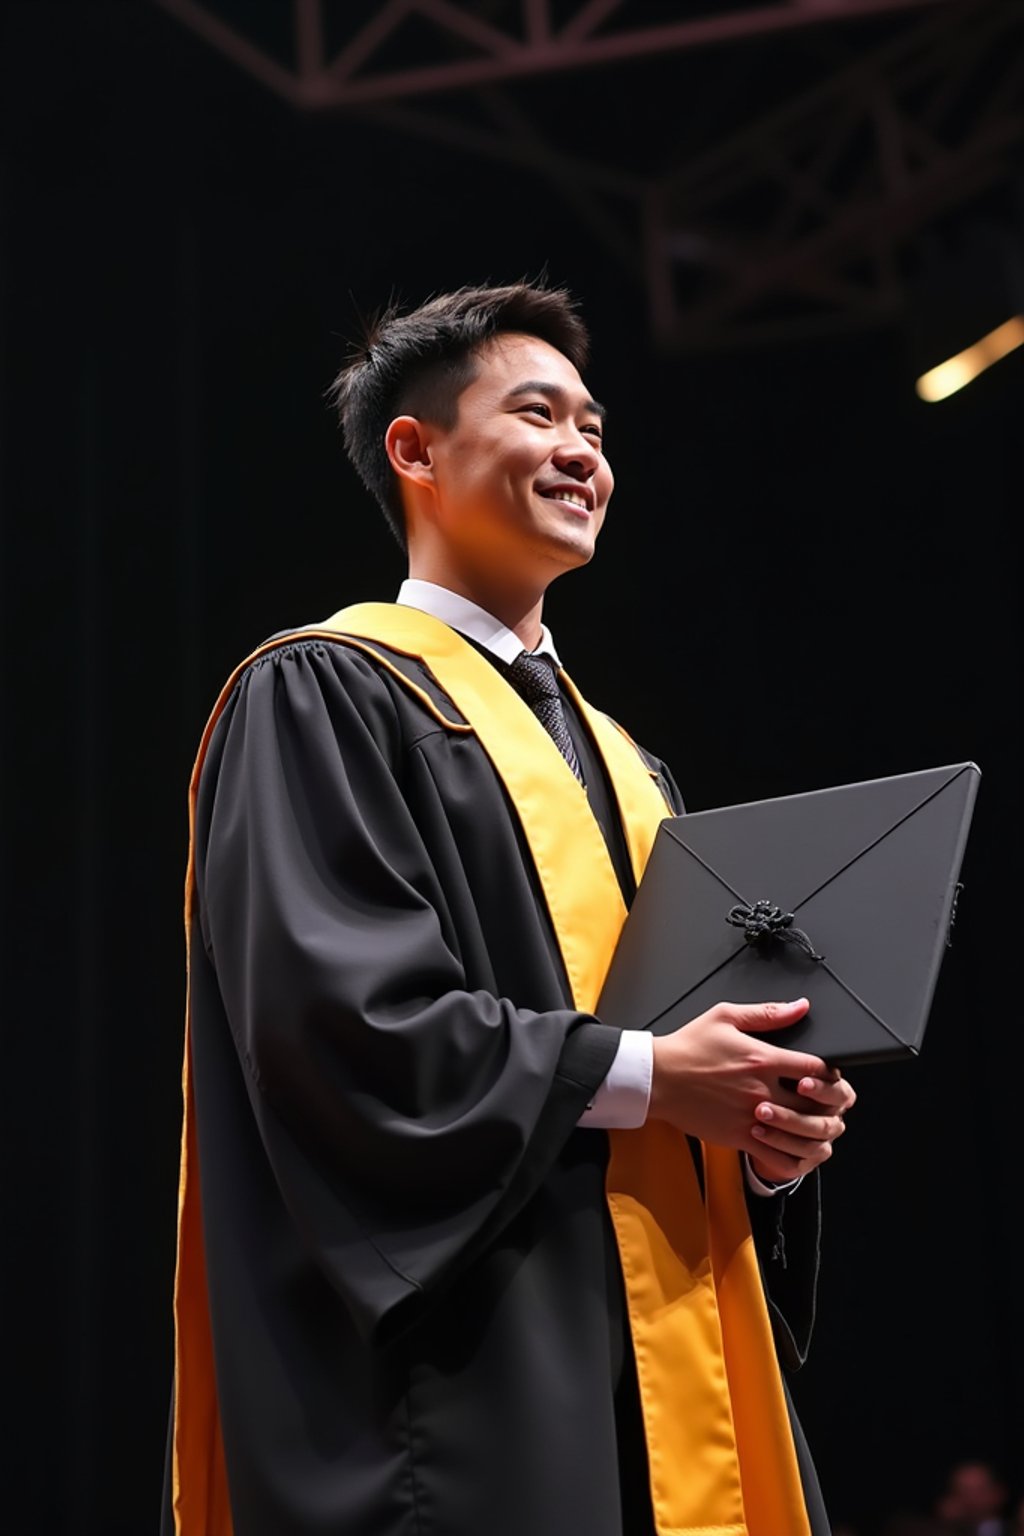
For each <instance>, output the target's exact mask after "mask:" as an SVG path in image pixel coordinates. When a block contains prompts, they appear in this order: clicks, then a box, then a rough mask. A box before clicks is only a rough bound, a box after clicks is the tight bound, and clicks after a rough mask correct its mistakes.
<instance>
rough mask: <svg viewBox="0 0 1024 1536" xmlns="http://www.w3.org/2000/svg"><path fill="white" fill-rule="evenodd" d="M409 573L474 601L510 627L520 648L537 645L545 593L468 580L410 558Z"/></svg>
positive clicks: (413, 576)
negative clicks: (518, 590)
mask: <svg viewBox="0 0 1024 1536" xmlns="http://www.w3.org/2000/svg"><path fill="white" fill-rule="evenodd" d="M409 575H410V577H412V578H413V579H414V580H418V581H429V582H432V583H433V584H434V586H436V587H444V588H446V590H447V591H449V592H455V593H457V594H458V596H459V597H464V598H466V599H468V601H469V602H471V603H476V604H477V606H478V607H480V608H482V609H483V610H484V611H485V613H489V614H491V616H492V617H493V618H495V619H499V620H500V621H501V623H502V624H504V625H505V626H506V628H508V629H510V630H511V631H512V633H513V634H514V635H515V636H516V638H517V639H518V640H519V641H520V643H521V644H522V645H523V647H524V648H525V649H526V650H528V651H532V650H535V649H536V647H537V646H538V645H539V644H540V639H541V624H542V622H543V611H544V593H543V591H541V592H539V593H537V592H532V593H524V592H516V593H513V592H509V591H508V589H507V587H505V586H504V584H503V583H502V582H500V581H489V580H486V579H483V580H481V579H480V578H477V577H474V578H473V579H472V580H467V579H466V578H465V577H464V576H460V574H459V573H457V572H455V571H452V570H442V571H438V570H435V569H433V568H432V567H431V568H430V569H423V568H422V567H421V562H418V561H416V560H414V559H410V561H409Z"/></svg>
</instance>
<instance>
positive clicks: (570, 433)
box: [552, 427, 601, 480]
mask: <svg viewBox="0 0 1024 1536" xmlns="http://www.w3.org/2000/svg"><path fill="white" fill-rule="evenodd" d="M552 457H553V459H554V462H555V464H557V466H558V468H559V469H562V470H565V471H566V473H567V474H571V475H573V476H574V477H575V478H576V479H579V480H589V479H590V477H591V475H593V473H594V471H595V470H596V469H597V466H598V464H599V463H600V462H601V454H600V452H599V450H598V447H597V444H596V443H595V442H593V441H592V440H591V439H590V438H589V437H587V436H586V434H585V433H583V432H580V431H579V430H578V429H577V428H576V427H569V428H568V429H567V431H566V433H565V436H564V437H563V439H562V441H561V442H560V443H559V444H558V447H557V448H556V449H555V452H554V454H553V455H552Z"/></svg>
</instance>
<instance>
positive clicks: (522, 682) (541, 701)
mask: <svg viewBox="0 0 1024 1536" xmlns="http://www.w3.org/2000/svg"><path fill="white" fill-rule="evenodd" d="M509 678H510V681H511V683H512V686H513V687H514V688H515V690H516V692H517V693H518V694H519V695H520V696H521V698H522V699H523V700H524V701H525V702H526V703H527V704H529V706H530V708H531V709H532V710H533V712H534V714H535V715H536V716H537V719H538V720H539V721H540V723H541V725H542V726H543V727H544V729H545V730H546V731H547V733H548V735H549V736H550V737H551V738H552V740H553V741H554V743H555V746H556V747H557V748H558V750H559V751H560V752H561V754H562V756H563V757H564V758H565V760H566V762H567V763H568V764H569V767H570V768H571V769H572V771H573V773H574V774H575V775H576V777H577V778H578V779H579V781H580V783H581V784H582V783H583V770H582V768H581V767H580V760H579V758H578V757H577V756H576V748H575V747H574V746H573V741H572V737H571V736H570V734H569V727H568V725H567V724H566V719H565V711H564V710H563V708H562V696H561V694H560V693H559V691H558V683H557V681H556V679H555V667H554V662H553V661H552V660H551V658H550V657H549V656H531V655H530V653H529V651H520V653H519V655H518V656H517V657H516V659H515V661H514V662H513V663H512V665H511V667H510V668H509Z"/></svg>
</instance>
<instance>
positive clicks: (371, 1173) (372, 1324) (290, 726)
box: [164, 284, 854, 1536]
mask: <svg viewBox="0 0 1024 1536" xmlns="http://www.w3.org/2000/svg"><path fill="white" fill-rule="evenodd" d="M586 352H587V335H586V331H585V329H584V327H583V324H582V322H581V320H580V318H579V316H578V313H577V311H576V309H575V306H574V304H573V303H572V301H571V299H570V298H569V296H568V295H567V294H565V293H564V292H563V291H561V290H552V289H548V288H545V287H543V286H539V285H531V284H516V285H513V286H510V287H505V288H497V287H495V288H481V289H463V290H459V291H458V292H456V293H452V294H447V295H443V296H441V297H439V298H436V299H433V300H432V301H430V302H429V303H427V304H425V305H423V306H422V307H421V308H420V309H418V310H415V311H413V312H412V313H409V314H401V313H398V312H390V313H388V314H387V315H385V316H384V317H383V318H382V319H381V320H380V321H379V322H378V323H377V324H376V326H375V327H374V329H373V331H372V333H371V335H370V336H369V338H368V339H367V341H366V343H365V345H364V346H363V347H362V348H361V349H360V350H359V352H358V353H357V355H356V356H355V357H353V358H352V359H351V360H350V361H349V362H348V363H347V365H346V366H345V368H344V369H343V370H342V372H341V374H340V375H339V378H338V380H337V381H336V385H335V391H334V394H335V399H336V403H337V405H338V408H339V412H340V416H341V421H342V424H343V427H344V433H345V442H346V447H347V450H348V452H349V454H350V456H351V458H352V460H353V462H354V464H355V465H356V467H357V469H358V471H359V473H360V475H361V476H362V479H363V481H364V482H365V484H366V486H367V487H368V489H369V490H370V491H371V492H372V494H373V495H374V496H375V498H376V499H377V500H378V502H379V503H380V506H381V508H382V509H383V511H384V513H385V515H386V517H387V519H388V521H389V523H390V525H391V527H392V529H393V531H394V532H395V534H396V535H397V537H398V539H399V541H400V543H401V544H402V546H403V547H404V548H405V549H406V550H407V553H408V577H407V579H406V580H405V581H404V582H403V583H402V585H401V587H400V590H399V592H398V597H397V602H395V603H376V604H361V605H358V606H356V607H352V608H347V609H343V610H342V611H341V612H340V613H338V614H335V615H334V617H333V618H332V619H330V620H328V621H326V622H325V623H323V624H320V625H315V626H312V627H310V628H306V629H303V630H300V631H295V632H289V633H288V634H281V635H277V636H275V637H273V638H272V639H271V640H270V641H268V642H266V643H265V644H264V645H262V646H261V647H259V649H258V650H257V651H256V652H254V653H253V655H252V656H250V657H248V658H247V659H246V660H245V661H244V662H243V663H242V664H241V665H240V666H239V668H238V669H237V671H236V673H235V674H234V676H233V677H232V678H231V679H229V680H228V683H227V684H226V686H225V688H224V691H223V693H222V695H221V697H220V699H219V700H218V702H217V705H216V707H215V709H214V711H213V715H212V717H211V721H210V725H209V727H208V730H207V732H206V734H205V736H204V740H203V743H202V746H201V749H200V753H199V759H198V761H197V764H196V771H195V775H194V778H193V841H192V856H191V860H190V869H189V880H188V891H189V897H188V910H187V924H188V931H189V937H190V963H189V971H190V989H189V996H190V1005H189V1019H188V1026H187V1034H186V1056H185V1085H186V1090H185V1104H186V1123H185V1128H184V1136H183V1161H182V1175H183V1176H182V1184H181V1201H180V1221H179V1237H178V1269H177V1281H176V1287H175V1321H176V1334H175V1337H176V1370H175V1401H174V1412H173V1415H172V1433H171V1436H170V1442H169V1458H168V1473H167V1481H166V1489H165V1510H164V1530H165V1532H168V1533H169V1532H171V1531H177V1532H180V1533H182V1536H226V1533H228V1532H230V1531H232V1530H234V1531H235V1532H236V1533H238V1536H314V1533H316V1536H321V1533H322V1536H327V1533H331V1536H427V1533H431V1536H484V1533H487V1536H570V1533H577V1532H578V1533H580V1536H654V1533H655V1532H656V1531H657V1532H658V1533H659V1536H680V1533H683V1532H697V1531H700V1532H701V1533H702V1536H715V1533H717V1536H743V1533H749V1536H823V1533H824V1532H826V1531H827V1521H826V1517H825V1513H824V1510H823V1508H822V1506H821V1500H820V1495H819V1493H818V1490H817V1485H816V1482H815V1479H814V1474H813V1469H812V1467H811V1463H810V1461H809V1458H808V1456H807V1453H806V1449H805V1446H804V1443H803V1439H802V1435H801V1432H800V1429H799V1426H798V1425H797V1423H796V1420H795V1418H794V1416H793V1414H792V1409H791V1406H790V1404H789V1399H788V1395H787V1392H786V1389H785V1385H784V1383H783V1378H782V1373H781V1370H780V1363H779V1354H778V1352H779V1351H780V1350H781V1353H782V1357H783V1360H784V1362H785V1364H786V1365H788V1366H793V1365H795V1364H797V1363H798V1362H799V1359H800V1358H801V1357H802V1353H803V1350H804V1349H805V1347H806V1337H807V1333H808V1330H809V1322H810V1316H811V1311H812V1296H813V1286H814V1264H815V1255H816V1245H817V1177H818V1169H819V1166H820V1164H821V1163H823V1162H824V1161H825V1160H826V1158H827V1157H828V1156H829V1155H830V1154H831V1151H832V1146H833V1144H834V1141H835V1139H836V1138H837V1136H838V1135H839V1134H840V1133H841V1131H842V1128H843V1118H842V1117H843V1113H844V1111H845V1110H846V1109H847V1108H848V1107H849V1106H850V1105H851V1104H852V1103H853V1098H854V1095H853V1091H852V1089H851V1088H850V1087H849V1085H848V1084H847V1083H846V1082H845V1081H843V1080H842V1079H841V1078H840V1077H838V1075H837V1074H833V1073H829V1072H828V1071H827V1069H826V1067H825V1064H824V1063H823V1062H822V1061H821V1060H819V1059H818V1058H816V1057H814V1056H810V1055H807V1054H806V1053H804V1052H793V1051H786V1050H782V1049H780V1048H778V1047H775V1046H773V1045H771V1044H770V1043H768V1042H766V1041H764V1040H761V1039H754V1038H752V1037H751V1035H750V1034H749V1033H748V1031H750V1030H753V1029H756V1030H759V1031H764V1030H765V1029H770V1028H771V1027H772V1026H773V1025H778V1026H783V1025H785V1024H788V1023H792V1022H793V1021H794V1020H795V1019H797V1018H799V1017H800V1016H801V1014H802V1013H803V1012H804V1011H805V1010H806V1002H805V1001H803V1000H799V999H798V1000H796V1001H794V1002H791V1003H781V1002H780V1003H767V1002H766V1003H765V1004H764V1005H758V1006H742V1007H740V1006H736V1005H732V1004H729V1003H727V1002H723V1003H721V1004H720V1005H719V1006H717V1007H716V1008H713V1009H711V1010H710V1011H709V1012H708V1013H706V1014H703V1015H701V1016H700V1017H699V1018H697V1019H695V1020H693V1021H691V1022H690V1023H689V1024H688V1025H687V1026H686V1028H685V1029H683V1030H680V1031H678V1032H677V1033H676V1034H674V1035H670V1036H666V1037H664V1038H661V1039H658V1040H653V1039H652V1037H651V1036H650V1035H648V1034H647V1033H645V1032H643V1031H640V1030H637V1031H619V1030H615V1029H611V1028H609V1027H607V1026H605V1025H603V1024H602V1023H601V1022H600V1019H599V1018H598V1017H597V1016H596V1015H595V1013H594V1007H595V1004H596V1001H597V998H598V995H599V992H600V987H601V983H602V981H603V978H604V974H605V971H606V970H607V966H608V963H609V961H610V958H611V954H612V951H613V949H614V946H615V942H616V939H617V937H618V934H619V931H620V929H621V926H622V923H623V921H624V919H625V915H626V911H627V909H628V906H629V903H630V901H631V899H632V897H633V895H634V893H635V890H636V885H637V882H638V880H639V879H640V877H641V875H642V872H643V867H644V861H645V859H646V856H647V853H648V852H649V849H650V846H651V842H652V840H653V837H654V833H655V831H656V829H657V826H658V825H659V823H660V821H661V820H662V819H663V818H664V817H665V816H666V815H668V814H670V813H676V812H679V811H680V810H681V809H682V802H681V800H680V797H679V792H678V790H677V788H676V786H675V784H674V782H673V780H672V778H671V776H670V774H669V772H668V770H667V769H666V768H665V766H664V765H663V764H662V763H661V762H659V761H658V760H656V759H655V758H653V757H651V756H650V755H649V754H648V753H646V752H644V751H643V750H641V749H640V748H638V747H637V746H636V745H635V744H634V743H633V742H632V740H631V739H630V738H629V737H627V736H626V735H625V734H624V732H623V731H622V730H621V729H620V728H619V726H618V725H617V724H616V723H615V722H613V721H611V720H610V719H609V718H608V717H607V716H605V715H603V714H601V713H600V712H599V711H598V710H596V709H594V708H593V707H592V706H591V705H590V704H588V703H587V702H586V700H585V699H583V698H582V697H581V695H580V694H579V692H578V691H577V689H576V688H575V687H574V686H573V684H572V683H571V681H570V679H569V677H568V676H567V674H566V673H565V671H564V670H563V668H562V665H561V661H560V657H559V653H558V651H557V650H556V649H555V645H554V641H553V639H552V636H551V634H550V632H549V631H548V630H547V628H546V627H545V625H544V623H543V601H544V594H545V592H546V590H547V588H548V586H549V585H550V583H551V582H552V581H553V580H554V579H555V578H556V577H558V576H560V575H562V574H563V573H564V572H566V571H569V570H573V569H575V568H577V567H579V566H582V565H585V564H586V563H587V562H588V561H589V560H590V559H591V557H592V556H593V554H594V550H595V544H596V541H597V538H598V535H599V533H600V530H601V526H602V523H603V521H604V518H605V515H606V512H607V508H608V502H609V498H610V497H611V493H612V487H613V478H612V473H611V469H610V467H609V464H608V460H607V458H606V456H605V452H604V442H603V427H604V411H603V409H602V407H601V406H600V405H599V404H598V403H597V402H596V401H595V400H594V399H592V397H591V395H590V392H589V391H588V389H587V387H586V385H585V383H584V380H583V377H582V373H581V370H582V368H583V366H584V365H585V361H586ZM666 920H667V921H671V922H674V923H682V922H685V921H686V914H685V913H671V914H666ZM793 1083H795V1084H796V1087H795V1088H793V1087H792V1084H793ZM787 1085H789V1086H787ZM751 1220H753V1223H754V1226H755V1227H757V1228H761V1227H763V1228H764V1229H765V1231H766V1232H767V1233H768V1235H769V1241H768V1242H767V1244H766V1245H765V1248H764V1252H763V1255H762V1261H761V1262H759V1259H758V1254H757V1251H756V1245H755V1242H754V1240H753V1238H752V1234H751ZM783 1232H785V1246H786V1251H787V1253H788V1262H787V1263H785V1264H784V1263H783V1262H782V1261H781V1259H780V1254H781V1253H782V1249H783ZM763 1275H764V1276H767V1277H768V1279H767V1290H768V1292H770V1293H771V1294H770V1295H768V1294H766V1290H765V1281H764V1279H763Z"/></svg>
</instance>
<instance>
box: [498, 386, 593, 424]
mask: <svg viewBox="0 0 1024 1536" xmlns="http://www.w3.org/2000/svg"><path fill="white" fill-rule="evenodd" d="M518 395H543V396H544V397H545V399H547V400H552V401H554V402H555V403H556V404H557V405H564V404H565V403H566V402H567V401H568V399H569V392H568V390H565V389H563V388H562V386H561V384H549V383H548V382H547V381H546V380H545V379H527V380H526V381H525V383H523V384H516V385H515V386H514V387H513V388H512V389H510V390H509V392H508V394H507V395H506V396H505V399H506V400H514V399H515V398H516V397H517V396H518ZM583 409H584V410H585V411H587V412H589V414H590V415H592V416H597V417H599V418H600V420H601V421H604V419H605V417H606V416H607V415H608V412H607V411H606V410H605V408H604V406H603V405H602V404H601V403H600V401H598V400H590V399H587V400H584V401H583Z"/></svg>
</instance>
